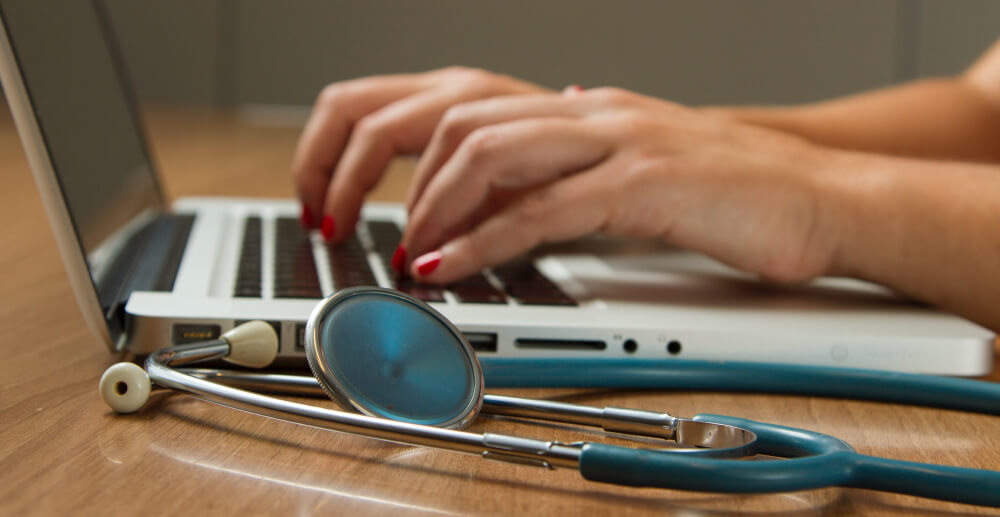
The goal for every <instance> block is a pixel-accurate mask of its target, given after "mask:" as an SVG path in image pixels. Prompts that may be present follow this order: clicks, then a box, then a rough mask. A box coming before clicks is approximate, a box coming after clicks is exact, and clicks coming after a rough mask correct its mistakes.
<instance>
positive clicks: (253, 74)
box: [107, 0, 1000, 106]
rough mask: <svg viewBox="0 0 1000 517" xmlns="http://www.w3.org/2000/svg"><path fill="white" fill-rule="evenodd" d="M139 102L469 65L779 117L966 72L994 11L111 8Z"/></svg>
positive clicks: (998, 19)
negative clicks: (774, 108)
mask: <svg viewBox="0 0 1000 517" xmlns="http://www.w3.org/2000/svg"><path fill="white" fill-rule="evenodd" d="M107 3H108V6H109V9H110V11H111V13H112V19H113V22H114V24H115V27H116V30H117V32H118V36H119V39H120V44H121V45H122V47H123V49H124V52H125V58H126V61H127V64H128V67H129V69H130V72H131V75H132V76H133V80H134V81H135V83H136V85H137V88H138V93H139V97H140V99H141V100H142V101H144V102H148V103H156V104H184V105H187V104H190V105H217V106H255V105H291V106H308V105H311V104H312V102H313V100H314V99H315V97H316V94H317V93H318V91H319V90H320V89H321V88H322V87H323V85H325V84H327V83H330V82H333V81H337V80H341V79H346V78H351V77H358V76H363V75H369V74H381V73H394V72H410V71H420V70H427V69H432V68H437V67H442V66H447V65H454V64H461V65H468V66H476V67H483V68H488V69H491V70H494V71H499V72H503V73H507V74H511V75H515V76H518V77H521V78H525V79H528V80H531V81H534V82H537V83H541V84H544V85H547V86H550V87H553V88H562V87H563V86H565V85H568V84H580V85H583V86H584V87H593V86H600V85H615V86H621V87H625V88H628V89H632V90H636V91H639V92H642V93H646V94H651V95H656V96H660V97H664V98H668V99H671V100H675V101H679V102H683V103H688V104H695V105H698V104H722V103H760V104H785V103H798V102H805V101H812V100H818V99H823V98H828V97H832V96H836V95H843V94H847V93H851V92H856V91H859V90H864V89H870V88H875V87H879V86H885V85H888V84H892V83H896V82H900V81H906V80H911V79H914V78H917V77H924V76H935V75H944V74H954V73H956V72H959V71H961V70H963V69H964V68H965V67H966V66H968V65H969V63H971V61H972V60H974V59H975V57H976V56H977V55H978V54H979V53H980V52H982V51H983V50H984V49H985V48H986V47H987V46H989V44H990V43H992V42H993V41H994V40H995V39H996V38H997V37H998V36H1000V2H998V1H996V0H962V1H958V0H852V1H845V0H815V1H802V0H757V1H753V2H749V1H739V0H710V1H704V0H702V1H697V2H692V1H679V0H615V1H610V0H503V1H498V2H489V1H479V0H424V1H404V0H366V1H357V0H355V1H346V0H289V1H281V2H278V1H274V0H144V1H136V0H108V1H107Z"/></svg>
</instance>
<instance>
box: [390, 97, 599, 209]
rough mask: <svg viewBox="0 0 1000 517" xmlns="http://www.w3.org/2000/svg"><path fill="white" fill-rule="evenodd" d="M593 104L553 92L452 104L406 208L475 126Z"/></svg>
mask: <svg viewBox="0 0 1000 517" xmlns="http://www.w3.org/2000/svg"><path fill="white" fill-rule="evenodd" d="M592 108H593V107H592V106H588V105H587V104H585V103H584V102H581V101H579V100H577V101H573V100H571V99H567V98H565V97H560V96H558V95H552V94H536V95H519V96H510V97H498V98H493V99H486V100H482V101H476V102H468V103H464V104H459V105H457V106H453V107H452V108H451V109H449V110H448V112H447V113H445V115H444V117H443V118H442V119H441V123H440V124H438V126H437V128H436V129H435V130H434V135H433V136H432V137H431V141H430V144H428V146H427V150H426V151H425V152H424V154H423V156H422V157H421V158H420V162H419V163H418V164H417V168H416V170H415V172H414V177H413V181H412V183H411V184H410V191H409V193H408V194H407V200H406V206H407V210H409V211H411V212H412V209H413V207H414V206H415V205H416V203H417V201H418V200H419V199H420V196H421V195H422V194H423V192H424V190H425V189H426V187H427V184H428V183H429V182H430V180H431V178H433V177H434V174H436V173H437V172H438V170H440V168H441V166H442V165H444V163H445V162H447V161H448V159H449V158H451V156H452V154H453V153H454V152H455V150H456V149H457V148H458V146H459V145H460V144H461V143H462V141H463V140H465V138H466V137H467V136H468V135H469V134H470V133H472V132H473V131H475V130H476V129H479V128H481V127H484V126H488V125H494V124H499V123H502V122H510V121H514V120H518V119H525V118H542V117H578V116H581V115H584V114H586V113H587V112H589V111H591V109H592Z"/></svg>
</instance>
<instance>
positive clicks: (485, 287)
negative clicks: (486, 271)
mask: <svg viewBox="0 0 1000 517" xmlns="http://www.w3.org/2000/svg"><path fill="white" fill-rule="evenodd" d="M448 289H450V290H451V292H452V293H454V294H455V297H456V298H458V300H459V301H460V302H462V303H507V296H506V295H504V294H503V292H501V291H499V290H497V289H496V288H495V287H493V285H492V284H490V282H489V280H487V279H486V277H485V276H483V275H482V274H479V275H474V276H470V277H468V278H464V279H462V280H459V281H458V282H456V283H454V284H451V285H450V286H448Z"/></svg>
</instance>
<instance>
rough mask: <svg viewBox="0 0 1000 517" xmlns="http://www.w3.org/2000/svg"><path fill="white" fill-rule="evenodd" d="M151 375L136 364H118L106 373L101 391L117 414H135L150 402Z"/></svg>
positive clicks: (102, 377)
mask: <svg viewBox="0 0 1000 517" xmlns="http://www.w3.org/2000/svg"><path fill="white" fill-rule="evenodd" d="M150 388H151V385H150V382H149V375H148V374H146V370H143V369H142V367H141V366H139V365H137V364H135V363H116V364H113V365H111V367H110V368H108V369H107V370H105V371H104V375H102V376H101V383H100V386H99V388H98V389H99V390H100V393H101V398H102V399H104V403H105V404H107V405H108V407H110V408H111V409H113V410H114V411H115V412H116V413H134V412H136V411H138V410H139V409H141V408H142V406H144V405H145V404H146V401H147V400H149V392H150Z"/></svg>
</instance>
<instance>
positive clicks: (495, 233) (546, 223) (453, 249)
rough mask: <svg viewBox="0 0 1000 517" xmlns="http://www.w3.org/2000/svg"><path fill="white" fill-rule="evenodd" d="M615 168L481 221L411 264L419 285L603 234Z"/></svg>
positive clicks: (547, 190)
mask: <svg viewBox="0 0 1000 517" xmlns="http://www.w3.org/2000/svg"><path fill="white" fill-rule="evenodd" d="M610 168H611V167H610V166H609V165H608V163H607V162H605V163H604V164H601V165H599V166H598V167H596V168H594V169H590V170H588V171H585V172H581V173H579V174H576V175H574V176H571V177H569V178H566V179H563V180H561V181H557V182H555V183H553V184H551V185H548V186H545V187H542V188H540V189H538V190H536V191H534V192H531V193H530V194H528V195H526V196H524V197H523V198H521V199H520V200H519V201H517V202H515V203H513V204H511V205H509V206H507V207H506V208H504V209H503V210H501V211H500V212H499V213H497V214H496V215H494V216H493V217H491V218H489V219H487V220H485V221H483V222H482V223H481V224H480V225H478V226H477V227H476V228H475V229H474V230H472V231H471V232H468V233H465V234H463V235H461V236H459V237H456V238H455V239H453V240H451V241H449V242H448V243H446V244H445V245H444V246H442V247H441V248H440V249H438V250H434V251H431V252H429V253H426V254H424V255H422V256H420V257H418V258H417V259H416V260H414V261H413V265H412V266H411V268H410V269H411V274H413V276H414V277H415V278H416V279H417V280H419V281H421V282H430V283H448V282H452V281H455V280H459V279H461V278H464V277H466V276H469V275H471V274H474V273H476V272H478V271H479V270H481V269H482V268H484V267H489V266H494V265H497V264H502V263H504V262H507V261H509V260H511V259H513V258H515V257H517V256H518V255H521V254H522V253H524V252H526V251H528V250H530V249H532V248H534V247H535V246H538V245H539V244H542V243H545V242H558V241H564V240H570V239H575V238H578V237H582V236H584V235H588V234H591V233H594V232H596V231H599V230H600V229H602V228H603V227H604V226H605V225H606V224H607V221H608V220H609V218H610V216H611V215H610V214H611V210H610V207H611V204H612V203H615V202H617V199H615V198H614V196H611V195H609V194H608V184H607V183H608V177H609V173H610V172H611V171H610V170H609V169H610Z"/></svg>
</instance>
